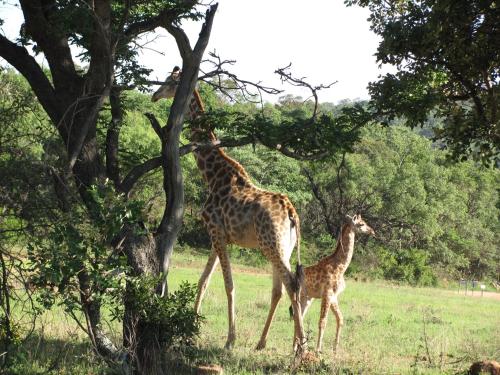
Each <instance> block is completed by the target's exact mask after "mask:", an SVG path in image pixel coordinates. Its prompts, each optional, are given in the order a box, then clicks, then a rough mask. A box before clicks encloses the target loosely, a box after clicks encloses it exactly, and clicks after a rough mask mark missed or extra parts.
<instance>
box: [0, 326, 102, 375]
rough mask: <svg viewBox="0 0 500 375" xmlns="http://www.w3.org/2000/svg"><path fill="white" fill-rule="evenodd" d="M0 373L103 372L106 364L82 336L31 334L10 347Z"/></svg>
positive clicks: (33, 374) (13, 374) (29, 374)
mask: <svg viewBox="0 0 500 375" xmlns="http://www.w3.org/2000/svg"><path fill="white" fill-rule="evenodd" d="M5 359H6V362H5V363H2V365H3V367H0V374H11V375H17V374H19V375H21V374H22V375H35V374H75V375H77V374H88V373H92V374H98V373H99V374H105V373H106V372H105V365H104V364H101V363H100V362H101V361H99V359H98V358H96V356H95V355H94V354H93V352H92V349H91V346H90V344H89V343H88V342H85V341H84V340H81V339H74V338H73V339H72V338H70V339H68V340H60V339H53V338H47V337H45V336H44V335H40V334H32V335H31V336H30V337H29V338H28V339H26V340H25V341H24V342H23V343H22V344H20V345H18V346H16V347H14V348H12V349H11V350H10V351H9V353H8V354H7V356H6V357H5V358H4V360H5Z"/></svg>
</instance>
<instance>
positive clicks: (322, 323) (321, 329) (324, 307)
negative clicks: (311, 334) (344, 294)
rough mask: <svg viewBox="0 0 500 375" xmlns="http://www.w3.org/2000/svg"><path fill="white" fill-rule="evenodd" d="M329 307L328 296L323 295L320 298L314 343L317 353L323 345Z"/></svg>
mask: <svg viewBox="0 0 500 375" xmlns="http://www.w3.org/2000/svg"><path fill="white" fill-rule="evenodd" d="M329 307H330V301H329V300H328V298H325V297H323V298H322V299H321V312H320V314H319V324H318V343H317V344H316V351H317V352H318V353H319V352H321V349H322V345H323V334H324V333H325V327H326V321H327V317H328V308H329Z"/></svg>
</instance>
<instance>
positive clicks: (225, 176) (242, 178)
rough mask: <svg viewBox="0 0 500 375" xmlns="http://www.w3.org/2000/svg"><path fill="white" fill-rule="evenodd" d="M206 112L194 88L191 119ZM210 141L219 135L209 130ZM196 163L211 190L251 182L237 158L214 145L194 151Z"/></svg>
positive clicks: (214, 140)
mask: <svg viewBox="0 0 500 375" xmlns="http://www.w3.org/2000/svg"><path fill="white" fill-rule="evenodd" d="M204 112H205V106H204V105H203V101H202V100H201V97H200V93H199V92H198V90H196V89H195V90H194V92H193V97H192V98H191V102H190V103H189V117H190V120H195V119H196V118H198V117H199V116H200V115H201V114H203V113H204ZM208 141H209V142H211V143H215V142H216V141H217V137H216V136H215V134H214V133H213V132H212V131H209V132H208ZM193 154H194V157H195V160H196V164H197V166H198V169H199V170H200V172H201V174H202V176H203V179H204V180H205V182H206V183H207V185H208V186H209V187H210V191H214V189H220V188H222V187H225V186H226V185H228V184H231V183H234V182H236V183H238V184H239V185H243V184H247V183H250V178H249V176H248V175H247V173H246V171H245V169H244V168H243V167H242V166H241V164H240V163H238V162H237V161H236V160H234V159H232V158H231V157H229V156H228V155H227V154H226V153H225V152H224V150H223V149H222V148H220V147H214V148H209V149H206V148H205V149H200V150H196V151H194V152H193Z"/></svg>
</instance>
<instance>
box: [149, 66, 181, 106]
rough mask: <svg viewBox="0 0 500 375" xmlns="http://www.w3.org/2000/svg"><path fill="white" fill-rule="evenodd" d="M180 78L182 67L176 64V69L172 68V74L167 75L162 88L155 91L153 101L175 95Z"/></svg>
mask: <svg viewBox="0 0 500 375" xmlns="http://www.w3.org/2000/svg"><path fill="white" fill-rule="evenodd" d="M180 79H181V68H179V67H178V66H176V67H175V68H174V70H172V73H170V75H169V76H168V77H167V79H166V80H165V82H164V83H163V85H161V86H160V88H159V89H158V90H156V91H155V93H154V94H153V96H152V97H151V101H153V102H156V101H158V100H160V99H163V98H165V99H168V98H173V97H174V95H175V91H176V90H177V86H178V85H179V81H180Z"/></svg>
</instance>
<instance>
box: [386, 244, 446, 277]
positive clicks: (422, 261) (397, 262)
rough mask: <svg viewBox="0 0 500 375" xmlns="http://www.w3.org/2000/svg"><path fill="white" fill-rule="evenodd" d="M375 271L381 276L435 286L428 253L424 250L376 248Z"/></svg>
mask: <svg viewBox="0 0 500 375" xmlns="http://www.w3.org/2000/svg"><path fill="white" fill-rule="evenodd" d="M376 255H377V257H378V259H379V264H378V267H379V268H378V269H377V271H378V272H380V273H381V276H382V278H384V279H388V280H397V281H402V282H404V283H408V284H411V285H423V286H436V285H437V278H436V275H435V274H434V272H433V270H432V267H431V266H430V265H429V263H428V259H427V258H428V256H429V254H428V253H427V252H426V251H424V250H419V249H407V250H401V251H396V252H391V251H388V250H385V249H383V248H378V251H377V253H376Z"/></svg>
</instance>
